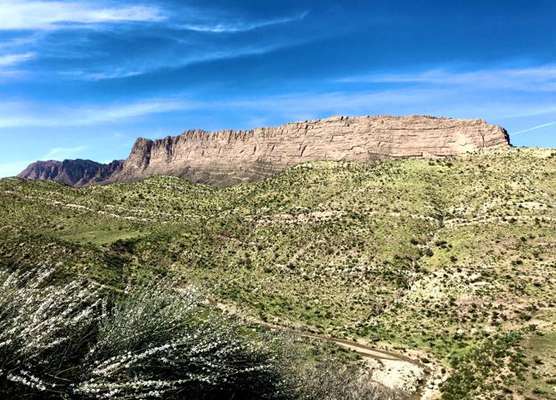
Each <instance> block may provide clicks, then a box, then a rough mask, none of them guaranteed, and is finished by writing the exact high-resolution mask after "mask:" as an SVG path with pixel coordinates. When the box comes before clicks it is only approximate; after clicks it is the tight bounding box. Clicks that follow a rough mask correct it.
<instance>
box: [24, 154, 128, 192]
mask: <svg viewBox="0 0 556 400" xmlns="http://www.w3.org/2000/svg"><path fill="white" fill-rule="evenodd" d="M123 163H124V162H123V161H112V162H111V163H109V164H101V163H97V162H94V161H91V160H64V161H54V160H50V161H37V162H34V163H33V164H31V165H29V166H28V167H27V168H25V170H24V171H22V172H21V173H20V174H19V175H18V177H20V178H23V179H29V180H47V181H54V182H59V183H64V184H66V185H69V186H76V187H80V186H85V185H89V184H92V183H102V182H105V181H106V180H108V179H109V178H110V177H111V176H113V175H114V174H115V173H116V172H117V171H119V170H121V168H122V166H123Z"/></svg>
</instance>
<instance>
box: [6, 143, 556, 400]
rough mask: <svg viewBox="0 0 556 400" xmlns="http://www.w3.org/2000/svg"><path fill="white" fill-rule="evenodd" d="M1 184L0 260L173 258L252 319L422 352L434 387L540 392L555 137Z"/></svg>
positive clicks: (91, 263) (137, 266)
mask: <svg viewBox="0 0 556 400" xmlns="http://www.w3.org/2000/svg"><path fill="white" fill-rule="evenodd" d="M0 199H1V200H0V201H1V203H2V207H0V238H1V241H0V259H1V260H2V262H3V263H5V264H6V265H17V266H20V267H24V266H25V265H28V264H29V265H30V264H32V263H36V261H37V260H41V261H42V262H44V263H46V264H52V265H55V264H61V265H63V266H64V269H65V271H67V272H68V273H76V272H79V273H80V274H84V275H87V276H89V277H90V278H92V279H95V280H97V281H101V282H103V283H105V284H109V285H114V286H120V285H123V284H124V283H127V282H128V281H130V280H140V279H144V278H145V277H148V276H150V275H152V274H166V275H167V274H171V275H173V276H174V277H175V279H176V280H180V279H183V280H184V281H188V282H191V281H193V282H195V283H196V284H197V285H200V286H203V287H205V288H207V289H208V290H209V291H210V292H211V293H212V295H213V297H214V299H215V301H217V302H219V303H225V304H234V305H235V306H236V307H239V308H241V309H242V313H244V314H247V315H251V317H252V318H256V319H260V320H266V321H270V322H272V323H277V324H283V325H284V324H286V325H298V326H303V327H308V328H310V329H311V330H313V331H318V332H321V333H326V334H328V335H331V336H334V337H344V336H347V337H358V338H362V339H364V340H365V341H368V342H377V344H378V345H384V346H398V347H399V348H406V349H411V348H412V349H418V350H420V351H422V352H426V353H428V356H423V359H424V361H425V362H428V361H429V360H430V361H432V360H433V359H437V360H440V361H441V362H442V363H443V364H444V365H445V368H446V370H447V371H450V375H451V378H449V379H448V381H447V382H446V383H444V385H443V391H444V397H445V398H447V399H461V398H475V397H477V396H480V395H481V396H483V397H484V398H493V397H492V396H494V393H497V394H499V395H501V396H503V397H504V396H506V397H510V396H511V395H512V393H514V394H515V393H523V394H525V395H528V396H530V397H531V398H549V399H550V398H556V392H555V391H554V386H555V385H554V378H555V374H556V366H555V363H556V360H555V359H554V358H551V357H554V356H553V355H551V353H552V354H554V353H556V349H555V346H556V341H555V340H554V335H555V332H556V326H555V323H556V310H555V308H556V304H555V301H556V300H555V299H554V293H556V211H555V209H554V206H555V199H556V152H554V151H550V150H520V149H514V150H511V151H505V152H500V153H490V154H476V155H471V156H466V157H460V158H457V159H452V160H438V161H434V160H399V161H385V162H380V163H374V164H358V163H333V162H313V163H308V164H303V165H299V166H296V167H293V168H290V169H288V170H287V171H285V172H284V173H282V174H281V175H279V176H276V177H274V178H271V179H268V180H265V181H262V182H258V183H251V184H243V185H237V186H233V187H229V188H226V189H216V188H212V187H208V186H201V185H192V184H190V183H188V182H186V181H184V180H180V179H178V178H151V179H148V180H146V181H143V182H140V183H133V184H117V185H110V186H101V187H97V186H95V187H88V188H85V189H79V190H78V189H73V188H68V187H63V186H60V185H57V184H52V183H44V182H42V183H39V182H23V181H20V180H3V181H1V183H0ZM466 396H467V397H466Z"/></svg>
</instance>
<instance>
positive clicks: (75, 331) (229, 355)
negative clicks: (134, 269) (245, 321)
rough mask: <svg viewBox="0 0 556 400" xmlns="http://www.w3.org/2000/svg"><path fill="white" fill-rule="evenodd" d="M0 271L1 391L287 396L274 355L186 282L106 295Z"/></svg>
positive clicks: (9, 394) (5, 394) (34, 395)
mask: <svg viewBox="0 0 556 400" xmlns="http://www.w3.org/2000/svg"><path fill="white" fill-rule="evenodd" d="M0 274H1V275H0V287H1V288H2V291H1V293H0V398H23V397H25V398H30V399H49V398H53V399H62V398H72V399H154V398H163V399H185V398H187V399H207V400H210V399H227V398H229V399H232V398H233V399H246V400H247V399H282V398H285V397H286V395H285V394H284V393H286V390H284V389H283V388H282V386H281V385H282V383H281V382H282V381H281V378H280V374H279V372H278V369H277V368H276V367H275V360H274V359H273V357H272V356H271V355H270V354H269V353H268V352H266V351H264V350H263V349H262V347H261V346H260V345H256V344H254V343H255V341H252V340H247V338H246V336H245V335H242V334H241V333H240V332H238V330H237V329H238V328H237V327H234V324H232V323H231V322H230V321H226V320H225V319H222V318H220V319H215V317H213V316H211V314H210V312H208V310H207V309H206V307H203V306H202V305H201V302H200V299H199V296H198V294H197V293H195V291H193V290H186V291H182V292H177V291H175V290H173V289H171V288H170V287H169V286H167V285H165V284H158V285H153V286H149V287H145V288H141V289H136V290H131V291H130V292H129V293H126V294H125V295H122V296H121V297H118V299H117V300H116V301H115V302H112V301H109V300H107V297H108V296H107V295H106V293H103V292H102V291H101V289H100V288H98V287H95V286H91V285H88V284H86V283H85V282H73V283H70V284H67V285H65V286H59V287H56V286H50V285H48V284H45V283H46V281H47V279H48V276H49V274H50V272H47V273H43V274H27V275H21V274H10V275H8V274H2V273H0ZM111 303H113V304H112V305H110V306H109V304H111Z"/></svg>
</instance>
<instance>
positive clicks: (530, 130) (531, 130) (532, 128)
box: [513, 121, 556, 135]
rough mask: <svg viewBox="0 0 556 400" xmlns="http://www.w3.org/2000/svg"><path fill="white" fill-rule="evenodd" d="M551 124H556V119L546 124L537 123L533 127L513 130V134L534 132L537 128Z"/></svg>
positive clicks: (547, 126)
mask: <svg viewBox="0 0 556 400" xmlns="http://www.w3.org/2000/svg"><path fill="white" fill-rule="evenodd" d="M551 126H556V121H553V122H548V123H546V124H541V125H536V126H533V127H531V128H527V129H522V130H520V131H517V132H513V134H514V135H521V134H523V133H529V132H533V131H536V130H539V129H544V128H549V127H551Z"/></svg>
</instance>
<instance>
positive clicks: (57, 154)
mask: <svg viewBox="0 0 556 400" xmlns="http://www.w3.org/2000/svg"><path fill="white" fill-rule="evenodd" d="M85 150H87V146H76V147H55V148H53V149H50V150H49V151H48V153H46V154H45V155H44V156H42V157H41V160H66V159H69V158H77V157H78V156H80V155H81V154H83V152H84V151H85Z"/></svg>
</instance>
